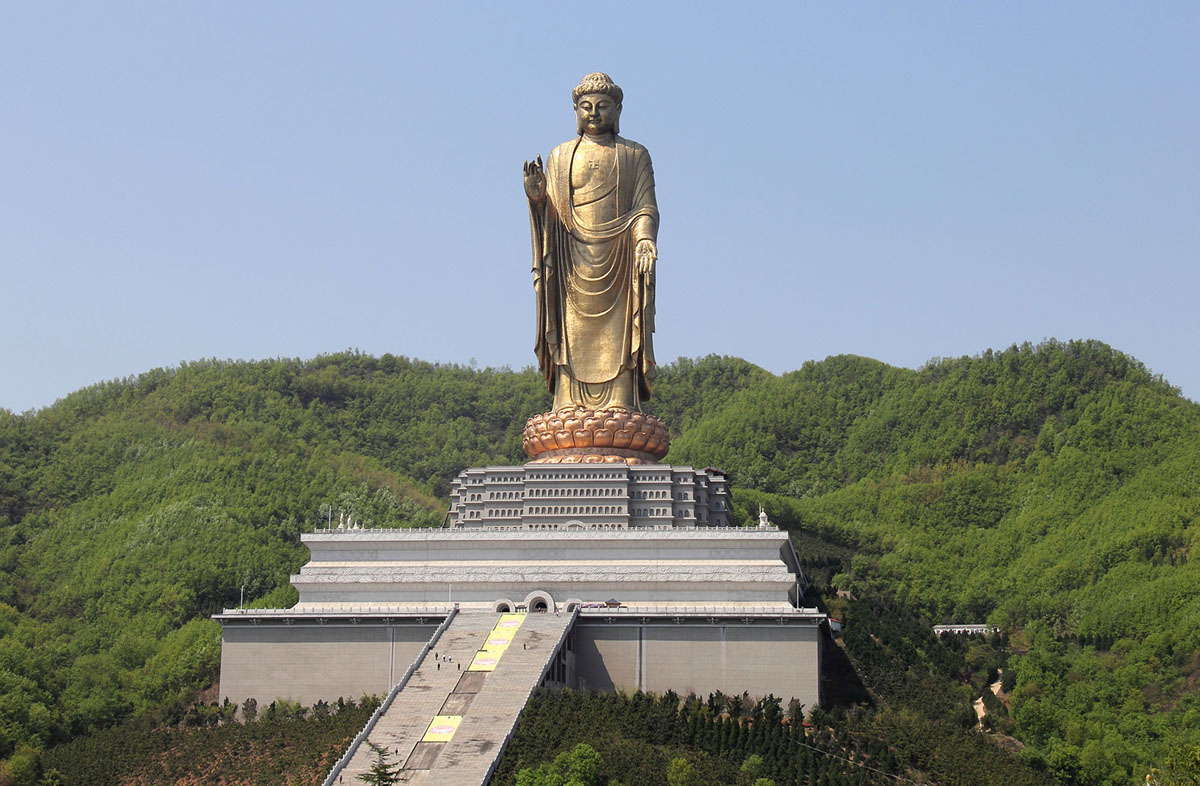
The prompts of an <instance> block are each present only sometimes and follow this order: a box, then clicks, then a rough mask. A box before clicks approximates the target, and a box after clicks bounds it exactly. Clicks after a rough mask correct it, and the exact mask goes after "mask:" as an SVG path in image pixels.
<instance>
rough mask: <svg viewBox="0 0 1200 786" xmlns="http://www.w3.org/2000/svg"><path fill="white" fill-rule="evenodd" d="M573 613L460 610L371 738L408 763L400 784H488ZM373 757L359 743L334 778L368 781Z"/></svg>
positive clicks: (349, 783)
mask: <svg viewBox="0 0 1200 786" xmlns="http://www.w3.org/2000/svg"><path fill="white" fill-rule="evenodd" d="M575 617H576V615H575V614H570V615H566V614H564V615H562V616H558V615H556V614H553V613H534V614H495V613H483V612H466V611H464V612H460V613H459V614H458V615H457V616H456V617H455V618H454V620H453V621H452V622H451V623H450V625H449V626H448V627H447V628H446V630H445V631H444V632H443V633H442V635H441V637H440V638H439V639H438V640H437V641H436V642H434V644H433V648H432V649H433V651H432V652H431V653H430V654H429V655H428V656H427V657H425V658H424V660H422V662H421V663H420V664H419V665H418V667H417V669H416V671H414V672H413V674H412V677H411V678H410V679H409V681H408V684H406V685H405V686H404V688H403V689H402V690H401V691H400V692H399V693H398V694H397V696H396V698H395V700H394V701H393V702H392V705H391V707H389V708H388V710H387V712H385V713H384V714H383V715H382V716H381V717H380V718H379V721H378V722H377V723H376V725H375V728H374V729H372V730H371V733H370V734H369V735H368V737H367V740H368V741H369V742H371V743H373V744H375V745H377V746H379V747H381V748H386V749H387V750H388V751H389V752H390V754H391V756H390V761H392V762H399V763H400V764H401V765H402V766H403V771H402V773H401V775H400V780H401V783H409V784H413V785H414V786H416V785H418V784H426V785H427V786H433V784H437V785H438V786H443V785H444V786H483V784H485V783H486V781H487V779H488V778H489V777H490V775H491V772H492V769H493V767H494V766H495V763H496V761H497V760H498V758H499V756H500V753H501V752H502V751H503V749H504V744H505V743H506V742H507V739H508V736H509V734H511V733H512V729H513V727H514V725H515V723H516V720H517V717H518V715H519V714H520V712H521V710H522V709H523V708H524V706H525V702H526V700H527V699H528V698H529V694H530V693H531V692H532V691H533V689H534V688H536V687H537V686H538V684H539V683H540V682H541V681H542V678H543V676H544V675H545V674H546V672H547V669H548V668H549V667H550V665H551V660H552V659H553V658H554V656H555V655H556V654H557V652H558V649H559V646H560V645H561V643H562V642H563V640H564V638H565V636H566V632H567V630H568V629H569V628H570V626H571V625H572V624H573V622H574V620H575ZM375 760H376V754H375V752H374V751H373V750H372V749H371V747H370V745H366V744H363V745H360V746H359V747H358V750H356V751H355V752H354V754H353V756H352V758H351V759H350V761H349V763H348V764H347V765H346V767H345V769H343V770H342V772H341V773H340V774H339V779H338V780H337V781H335V782H336V783H339V784H344V786H358V784H362V783H364V781H363V780H362V779H361V778H360V777H359V776H361V775H365V774H366V773H368V772H369V771H370V769H371V766H372V764H374V762H375Z"/></svg>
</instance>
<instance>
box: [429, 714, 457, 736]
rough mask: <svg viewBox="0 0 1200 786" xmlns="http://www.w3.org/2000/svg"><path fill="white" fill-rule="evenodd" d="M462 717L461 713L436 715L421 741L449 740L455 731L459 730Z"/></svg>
mask: <svg viewBox="0 0 1200 786" xmlns="http://www.w3.org/2000/svg"><path fill="white" fill-rule="evenodd" d="M462 719H463V716H461V715H434V716H433V720H432V721H430V723H429V728H428V729H426V730H425V736H424V737H422V738H421V742H449V741H450V740H451V739H452V738H453V737H454V732H456V731H458V724H460V723H462Z"/></svg>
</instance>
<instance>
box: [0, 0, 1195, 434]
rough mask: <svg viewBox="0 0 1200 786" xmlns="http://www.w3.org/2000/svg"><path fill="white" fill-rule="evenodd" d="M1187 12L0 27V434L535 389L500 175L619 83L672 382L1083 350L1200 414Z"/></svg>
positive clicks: (15, 21) (430, 6)
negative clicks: (183, 392) (82, 407)
mask: <svg viewBox="0 0 1200 786" xmlns="http://www.w3.org/2000/svg"><path fill="white" fill-rule="evenodd" d="M1198 42H1200V3H1196V2H1192V1H1190V0H1189V2H1174V3H1172V2H1146V3H1130V2H1121V3H1109V2H1063V3H1043V2H1004V3H999V2H997V3H962V2H945V3H938V2H921V3H890V2H889V3H884V2H879V3H854V4H847V3H819V4H818V3H797V2H787V3H783V2H780V3H736V4H735V3H730V4H720V5H718V4H711V5H708V4H700V3H637V4H626V3H611V2H610V3H591V4H585V5H579V4H563V3H546V4H538V5H533V4H530V5H521V4H509V3H482V2H481V3H465V2H463V3H419V4H418V3H410V4H401V3H353V4H343V3H323V4H316V3H301V2H289V3H283V2H254V3H246V2H206V3H193V4H190V5H187V4H183V3H161V2H146V3H139V4H130V3H55V2H47V3H8V4H6V5H5V7H4V9H3V10H0V183H2V184H3V185H2V187H0V282H2V283H0V286H2V290H0V291H2V292H3V301H2V305H0V407H5V408H8V409H10V410H13V411H17V412H20V411H24V410H27V409H32V408H39V407H42V406H46V405H49V404H51V403H52V402H54V401H55V400H56V399H57V398H59V397H61V396H64V395H66V394H67V393H70V392H71V391H73V390H76V389H78V388H80V387H83V386H86V385H89V384H92V383H95V382H98V381H101V380H106V379H112V378H115V377H123V376H127V375H131V374H137V373H140V372H143V371H147V370H149V369H151V368H155V367H159V366H175V365H178V364H179V363H180V362H181V361H187V360H195V359H200V358H207V357H218V358H245V359H251V358H268V357H281V356H282V357H301V358H309V357H312V356H314V355H317V354H321V353H328V352H336V351H339V350H343V349H346V348H351V347H354V348H358V349H361V350H362V351H364V352H368V353H371V354H376V355H379V354H382V353H384V352H391V353H393V354H398V355H407V356H410V357H417V358H423V359H427V360H433V361H444V362H458V363H468V362H470V361H472V360H474V361H476V362H478V364H479V365H481V366H505V365H508V366H511V367H513V368H521V367H524V366H527V365H529V364H531V363H533V362H534V357H533V353H532V346H533V294H532V290H531V288H530V275H529V237H528V219H527V214H526V207H525V202H524V196H523V193H522V189H521V178H520V171H521V162H522V161H523V160H524V159H525V158H530V157H532V156H534V155H536V154H538V153H541V154H543V155H545V154H546V153H547V152H548V151H549V149H550V148H551V147H552V146H553V145H555V144H557V143H558V142H561V141H563V140H565V139H567V138H568V137H570V136H571V135H572V134H573V133H574V122H573V119H572V115H571V105H570V90H571V87H572V86H573V85H574V84H575V83H576V82H577V81H578V79H579V77H580V76H582V75H583V74H584V73H586V72H588V71H593V70H602V71H607V72H608V73H610V74H612V76H613V78H614V79H615V80H616V81H617V82H618V83H619V84H621V85H622V87H623V88H624V90H625V111H624V114H623V116H622V121H621V126H622V133H623V134H624V135H625V136H627V137H629V138H631V139H635V140H637V141H639V142H641V143H643V144H645V145H646V146H647V147H648V148H649V149H650V152H651V154H652V156H653V158H654V163H655V170H656V176H657V182H658V198H659V206H660V209H661V212H662V228H661V232H660V235H659V250H660V259H659V279H658V333H657V335H656V341H657V354H658V358H659V362H660V363H665V362H669V361H670V360H672V359H674V358H676V357H678V356H680V355H686V356H700V355H705V354H709V353H719V354H728V355H738V356H741V357H744V358H746V359H748V360H750V361H752V362H754V363H757V364H759V365H762V366H764V367H765V368H767V369H769V370H771V371H774V372H777V373H778V372H783V371H787V370H790V369H793V368H797V367H799V366H800V365H801V364H802V363H803V362H805V361H806V360H810V359H821V358H824V357H826V356H828V355H834V354H842V353H852V354H858V355H865V356H868V357H873V358H877V359H879V360H882V361H885V362H887V363H891V364H895V365H899V366H907V367H912V368H916V367H919V366H921V365H922V364H923V363H925V362H926V361H928V360H929V359H930V358H932V357H935V356H942V357H946V356H957V355H971V354H976V353H978V352H981V351H983V350H985V349H988V348H996V349H1001V348H1004V347H1007V346H1009V345H1010V344H1013V343H1019V342H1022V341H1032V342H1035V343H1036V342H1038V341H1041V340H1042V339H1044V338H1047V337H1057V338H1060V339H1070V338H1096V339H1099V340H1102V341H1105V342H1107V343H1109V344H1111V345H1113V346H1115V347H1117V348H1118V349H1120V350H1122V351H1124V352H1127V353H1129V354H1131V355H1133V356H1135V357H1137V358H1139V359H1140V360H1142V361H1143V362H1144V363H1145V364H1146V365H1147V366H1148V367H1149V368H1150V369H1151V370H1152V371H1154V372H1156V373H1160V374H1162V375H1163V376H1164V377H1165V378H1166V379H1167V380H1169V381H1170V382H1171V383H1173V384H1175V385H1177V386H1179V387H1181V388H1182V389H1183V392H1184V394H1185V395H1187V396H1188V397H1190V398H1193V399H1197V398H1200V351H1198V350H1197V341H1198V339H1200V306H1198V305H1197V301H1198V300H1200V265H1198V264H1197V263H1198V262H1200V253H1198V252H1200V78H1198V77H1200V55H1198V54H1197V45H1198Z"/></svg>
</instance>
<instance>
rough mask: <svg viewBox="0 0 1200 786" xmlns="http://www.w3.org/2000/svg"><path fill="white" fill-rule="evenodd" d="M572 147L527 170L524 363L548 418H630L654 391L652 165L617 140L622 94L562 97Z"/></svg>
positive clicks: (591, 81) (584, 90) (603, 82)
mask: <svg viewBox="0 0 1200 786" xmlns="http://www.w3.org/2000/svg"><path fill="white" fill-rule="evenodd" d="M572 97H573V98H574V102H575V118H576V122H577V130H578V136H577V137H576V138H574V139H572V140H570V141H568V142H564V143H562V144H561V145H559V146H558V147H556V148H554V150H552V151H551V152H550V156H549V158H548V159H547V160H546V166H545V170H543V167H542V159H541V156H538V158H537V160H536V161H532V162H526V163H525V194H526V196H527V197H528V198H529V216H530V223H531V229H532V238H533V287H534V291H535V293H536V297H537V340H536V344H535V348H534V351H535V353H536V354H537V358H538V366H539V367H540V369H541V372H542V375H543V376H544V377H545V379H546V387H547V389H549V390H550V391H551V392H552V393H554V408H555V409H556V410H558V409H561V408H563V407H566V406H571V405H575V406H580V407H586V408H589V409H620V410H630V411H635V412H636V411H640V409H641V402H642V401H643V400H645V399H648V398H649V397H650V383H651V382H652V380H653V379H654V351H653V346H652V343H651V335H652V334H653V333H654V263H655V260H656V259H657V258H658V249H657V246H656V245H655V240H656V238H657V237H658V207H657V205H656V203H655V199H654V170H653V169H652V168H651V165H650V154H649V153H648V152H646V148H644V147H642V146H641V145H639V144H638V143H637V142H632V141H630V140H628V139H625V138H624V137H621V136H619V135H618V133H617V132H618V131H619V129H620V117H621V101H622V97H623V95H622V91H621V88H620V87H618V86H617V85H616V84H614V83H613V81H612V79H611V78H609V76H608V75H607V74H600V73H595V74H588V75H587V76H585V77H584V78H583V80H582V81H581V82H580V83H579V85H578V86H577V87H576V88H575V89H574V91H572Z"/></svg>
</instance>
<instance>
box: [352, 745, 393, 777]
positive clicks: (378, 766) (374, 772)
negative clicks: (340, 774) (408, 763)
mask: <svg viewBox="0 0 1200 786" xmlns="http://www.w3.org/2000/svg"><path fill="white" fill-rule="evenodd" d="M367 746H368V747H370V749H371V751H372V752H373V753H374V754H375V763H374V764H372V765H371V770H370V772H368V773H367V774H366V775H360V776H359V778H360V779H361V780H363V781H366V782H367V783H369V784H371V786H388V785H389V784H393V783H399V782H400V765H399V764H392V763H391V762H390V761H389V759H390V758H391V755H392V754H391V752H390V751H388V749H387V748H382V747H380V746H378V745H376V744H375V743H373V742H371V741H370V740H367Z"/></svg>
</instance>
